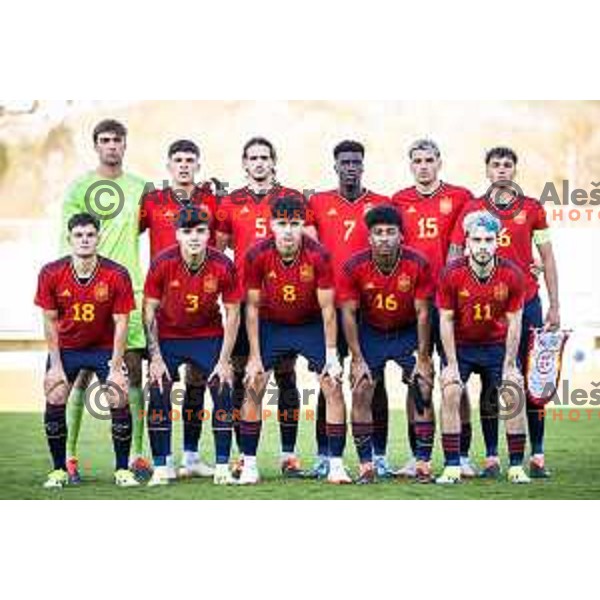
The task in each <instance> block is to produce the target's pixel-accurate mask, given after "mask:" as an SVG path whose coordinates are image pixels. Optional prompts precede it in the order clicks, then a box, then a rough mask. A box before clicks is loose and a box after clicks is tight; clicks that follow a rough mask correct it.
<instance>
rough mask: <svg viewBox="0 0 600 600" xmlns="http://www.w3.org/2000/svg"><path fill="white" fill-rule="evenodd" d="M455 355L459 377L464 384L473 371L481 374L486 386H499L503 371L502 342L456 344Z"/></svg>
mask: <svg viewBox="0 0 600 600" xmlns="http://www.w3.org/2000/svg"><path fill="white" fill-rule="evenodd" d="M456 356H457V359H458V368H459V371H460V378H461V380H462V382H463V383H464V384H466V383H467V382H468V381H469V378H470V377H471V375H473V374H474V373H475V374H477V375H481V379H482V381H483V382H485V385H486V387H487V386H490V387H499V386H500V385H501V384H502V375H503V372H504V357H505V356H506V346H505V345H504V344H492V345H489V346H485V345H476V344H475V345H468V346H457V347H456Z"/></svg>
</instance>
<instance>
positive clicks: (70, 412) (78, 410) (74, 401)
mask: <svg viewBox="0 0 600 600" xmlns="http://www.w3.org/2000/svg"><path fill="white" fill-rule="evenodd" d="M84 409H85V390H79V389H77V388H74V389H73V391H72V392H71V397H70V398H69V403H68V405H67V427H68V432H69V435H68V438H67V457H68V458H74V457H76V456H77V442H78V441H79V432H80V431H81V421H82V419H83V411H84Z"/></svg>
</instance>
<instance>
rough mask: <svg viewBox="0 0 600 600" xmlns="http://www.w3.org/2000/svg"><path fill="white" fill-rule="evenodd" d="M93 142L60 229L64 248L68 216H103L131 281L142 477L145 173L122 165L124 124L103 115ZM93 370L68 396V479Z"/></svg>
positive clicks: (143, 471)
mask: <svg viewBox="0 0 600 600" xmlns="http://www.w3.org/2000/svg"><path fill="white" fill-rule="evenodd" d="M93 140H94V147H95V149H96V153H97V154H98V159H99V164H98V167H97V168H96V170H95V171H91V172H90V173H87V174H86V175H84V176H83V177H81V178H80V179H78V180H77V181H76V182H75V183H74V184H73V185H72V186H71V187H70V188H69V190H68V192H67V195H66V197H65V200H64V203H63V209H62V213H63V216H62V221H63V227H64V228H65V231H63V235H62V240H61V241H62V244H63V249H64V250H66V248H65V246H64V244H65V243H66V239H67V236H66V226H67V223H68V222H69V219H70V218H71V217H72V216H73V215H75V214H79V213H83V212H90V211H94V212H95V213H96V214H97V215H98V216H99V217H100V218H101V220H102V225H103V226H102V236H101V240H100V246H99V248H98V250H99V252H100V253H101V254H102V255H103V256H105V257H107V258H110V259H111V260H114V261H115V262H117V263H119V264H121V265H123V266H124V267H125V268H126V269H127V270H128V271H129V276H130V277H131V281H132V283H133V291H134V294H135V300H136V309H135V310H134V311H133V312H132V313H131V315H130V318H129V331H128V336H127V352H126V353H125V363H126V365H127V370H128V373H129V386H130V387H129V404H130V406H131V414H132V419H133V452H132V463H131V468H132V470H133V471H134V473H135V474H136V475H137V476H138V477H140V478H144V477H146V476H148V474H149V469H150V463H149V462H148V461H147V460H146V459H145V458H144V457H143V450H144V401H143V395H142V356H143V353H144V351H145V348H146V338H145V335H144V327H143V324H142V295H143V286H144V280H143V276H142V269H141V265H140V252H139V212H140V200H141V198H142V196H143V192H144V187H145V183H144V181H143V179H141V178H140V177H137V176H135V175H131V174H129V173H125V172H124V170H123V159H124V156H125V151H126V149H127V129H126V128H125V126H124V125H123V124H121V123H119V122H118V121H113V120H108V121H102V122H101V123H99V124H98V125H97V126H96V128H95V129H94V134H93ZM91 377H92V374H91V373H90V372H89V371H85V370H84V371H82V373H81V374H80V376H79V378H78V380H77V382H76V383H75V385H74V388H73V392H72V394H71V398H70V400H69V440H68V458H69V459H68V462H67V467H68V471H69V478H70V480H71V482H73V483H77V482H78V481H80V475H79V468H78V460H77V441H78V439H79V431H80V429H81V421H82V418H83V410H84V397H85V390H86V388H87V387H88V385H89V383H90V381H91Z"/></svg>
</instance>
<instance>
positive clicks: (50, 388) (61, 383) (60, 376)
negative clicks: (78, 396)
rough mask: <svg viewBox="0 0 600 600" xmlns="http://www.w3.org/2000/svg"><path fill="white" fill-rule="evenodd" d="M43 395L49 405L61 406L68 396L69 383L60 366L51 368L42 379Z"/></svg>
mask: <svg viewBox="0 0 600 600" xmlns="http://www.w3.org/2000/svg"><path fill="white" fill-rule="evenodd" d="M44 395H45V396H46V400H47V401H48V403H49V404H55V405H62V404H65V403H66V402H67V398H68V396H69V381H68V379H67V375H66V374H65V371H64V369H63V367H62V365H58V366H54V367H51V368H50V369H49V370H48V372H47V373H46V376H45V378H44Z"/></svg>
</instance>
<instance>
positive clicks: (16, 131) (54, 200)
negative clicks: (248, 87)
mask: <svg viewBox="0 0 600 600" xmlns="http://www.w3.org/2000/svg"><path fill="white" fill-rule="evenodd" d="M109 117H111V118H117V119H120V120H123V121H124V122H125V123H126V124H127V126H128V128H129V132H130V133H129V142H128V144H129V148H128V153H127V161H126V168H127V169H128V170H130V171H132V172H135V173H137V174H139V175H140V176H142V177H145V178H147V180H148V181H153V182H155V185H156V186H157V187H161V186H162V182H163V179H165V178H166V177H167V175H166V173H165V163H166V152H167V148H168V146H169V144H170V143H171V142H173V141H174V140H176V139H179V138H190V139H193V140H195V141H196V142H198V143H199V144H200V146H201V148H202V151H203V173H202V177H203V178H208V177H217V178H219V179H221V180H222V181H226V182H228V183H229V186H230V189H234V188H235V187H236V186H238V185H240V184H243V182H244V179H243V173H242V170H241V156H240V155H241V148H242V146H243V144H244V143H245V141H246V140H247V139H249V138H250V137H252V136H254V135H263V136H266V137H268V138H270V139H272V140H273V142H274V143H275V145H276V146H277V148H278V151H279V154H280V164H279V177H280V180H281V181H282V182H283V183H285V184H287V185H289V186H292V187H296V188H299V189H302V190H305V189H322V188H328V187H334V186H335V185H336V180H335V175H334V173H333V158H332V149H333V147H334V146H335V144H336V143H337V142H339V141H341V140H342V139H357V140H360V141H362V142H363V143H365V145H366V147H367V176H366V184H367V185H368V187H370V188H372V189H373V190H375V191H377V192H380V193H385V194H391V193H393V192H395V191H397V190H398V189H400V188H401V187H406V186H408V185H411V184H412V181H411V177H410V172H409V169H408V160H407V149H408V147H409V145H410V144H411V142H413V141H414V140H415V139H417V138H421V137H430V138H432V139H434V140H436V141H437V142H438V144H439V145H440V146H441V148H442V151H443V154H444V163H445V167H444V173H443V179H444V180H446V181H448V182H450V183H454V184H457V185H463V186H465V187H468V188H470V189H471V190H473V192H474V193H476V194H481V193H483V192H484V191H485V190H486V189H487V182H486V180H485V170H484V156H485V151H486V150H487V149H489V148H491V147H493V146H498V145H508V146H511V147H513V148H514V149H515V150H516V151H517V153H518V154H519V156H520V168H519V178H518V183H519V184H520V185H521V187H522V188H523V189H524V190H525V192H526V193H527V194H528V195H530V196H534V197H540V195H541V194H542V191H543V190H544V187H545V185H546V183H547V182H554V184H555V185H556V187H557V189H558V190H559V192H560V191H561V190H562V185H563V184H562V182H563V180H568V181H569V182H570V189H571V190H573V189H576V188H581V189H584V190H587V191H588V193H589V192H590V191H591V190H592V189H593V188H592V182H599V181H600V152H598V148H600V129H598V128H597V127H596V124H597V123H598V122H600V102H595V101H593V102H592V101H590V102H583V101H582V102H562V101H560V102H559V101H552V102H539V101H536V102H395V101H394V102H392V101H385V102H383V101H382V102H377V101H360V102H359V101H352V102H330V101H327V102H325V101H310V102H307V101H294V102H284V101H272V102H268V101H236V102H231V101H227V102H225V101H223V102H217V101H210V102H209V101H144V102H132V101H126V102H125V101H79V100H65V101H44V100H20V101H14V100H11V101H8V100H5V101H3V100H0V281H1V282H2V293H0V394H1V401H0V408H3V409H4V410H7V409H10V410H31V409H35V408H38V407H39V406H41V397H40V394H39V391H40V389H41V375H42V370H43V362H44V352H43V343H42V330H41V319H40V315H39V314H38V311H37V309H35V307H34V306H33V295H34V292H35V284H36V277H37V273H38V271H39V269H40V267H41V266H42V265H43V264H44V263H46V262H49V261H51V260H54V259H55V258H57V249H58V242H59V240H58V232H59V231H60V228H59V214H60V206H61V200H62V196H63V194H64V191H65V189H66V187H67V186H68V184H69V183H70V182H71V181H72V180H73V179H74V178H76V177H78V176H79V175H81V174H82V173H83V172H84V171H86V170H89V169H93V168H94V166H95V164H96V157H95V153H94V149H93V144H92V139H91V134H92V130H93V127H94V125H95V124H96V123H97V122H98V121H99V120H101V119H104V118H109ZM548 208H549V207H548ZM585 208H586V207H573V206H570V207H568V206H567V207H552V208H551V210H549V212H550V221H551V226H552V229H553V235H554V237H553V240H554V244H555V250H556V254H557V257H558V263H559V269H560V277H561V302H562V307H563V310H562V313H563V315H562V316H563V322H564V325H565V327H568V328H571V329H573V331H574V334H573V337H572V340H571V342H570V344H569V346H568V351H567V357H566V361H565V370H564V376H565V377H570V378H575V379H576V380H577V381H581V382H583V383H582V384H581V385H583V384H584V382H587V387H589V382H590V381H593V380H594V379H593V377H596V378H597V377H598V373H600V350H599V349H600V343H599V340H600V281H599V278H598V274H599V272H600V269H599V268H598V266H597V265H598V263H597V262H596V261H598V260H599V259H600V241H599V240H598V231H600V209H598V208H595V207H591V206H589V207H587V208H588V209H590V210H591V212H589V213H586V212H584V211H585ZM573 209H577V211H576V212H573ZM142 252H143V255H144V257H145V259H146V257H147V245H146V243H143V244H142Z"/></svg>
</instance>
